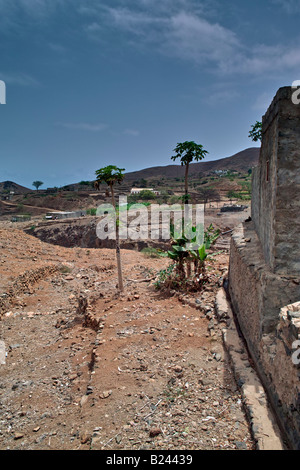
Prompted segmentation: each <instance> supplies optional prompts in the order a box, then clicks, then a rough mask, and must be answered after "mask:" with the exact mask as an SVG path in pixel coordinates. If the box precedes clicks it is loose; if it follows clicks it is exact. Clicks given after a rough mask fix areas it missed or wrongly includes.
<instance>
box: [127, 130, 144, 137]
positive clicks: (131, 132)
mask: <svg viewBox="0 0 300 470" xmlns="http://www.w3.org/2000/svg"><path fill="white" fill-rule="evenodd" d="M123 134H125V135H130V136H132V137H138V136H139V135H140V133H139V131H137V130H136V129H125V130H124V131H123Z"/></svg>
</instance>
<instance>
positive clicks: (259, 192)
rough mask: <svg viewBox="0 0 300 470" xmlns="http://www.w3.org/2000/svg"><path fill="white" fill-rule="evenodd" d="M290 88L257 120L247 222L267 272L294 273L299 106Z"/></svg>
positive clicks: (299, 251) (299, 200)
mask: <svg viewBox="0 0 300 470" xmlns="http://www.w3.org/2000/svg"><path fill="white" fill-rule="evenodd" d="M292 93H293V90H292V88H291V87H284V88H280V89H279V90H278V92H277V94H276V96H275V98H274V100H273V102H272V104H271V106H270V107H269V109H268V111H267V113H266V114H265V116H264V117H263V121H262V122H263V128H262V132H263V139H262V147H261V152H260V158H259V165H258V168H257V169H256V170H255V171H254V175H253V201H252V219H253V221H254V224H255V230H256V232H257V234H258V236H259V239H260V241H261V244H262V248H263V253H264V258H265V260H266V262H267V264H268V265H269V266H270V268H271V269H272V271H274V272H277V273H279V274H283V275H286V274H287V275H295V276H298V275H299V273H300V218H299V210H300V106H299V105H298V106H297V105H295V104H294V103H293V102H292Z"/></svg>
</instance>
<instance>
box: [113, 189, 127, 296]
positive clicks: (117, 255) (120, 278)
mask: <svg viewBox="0 0 300 470" xmlns="http://www.w3.org/2000/svg"><path fill="white" fill-rule="evenodd" d="M110 190H111V199H112V203H113V206H114V209H115V211H116V201H115V194H114V188H113V185H111V186H110ZM116 257H117V268H118V287H119V291H120V292H123V290H124V285H123V276H122V263H121V251H120V236H119V217H118V215H117V212H116Z"/></svg>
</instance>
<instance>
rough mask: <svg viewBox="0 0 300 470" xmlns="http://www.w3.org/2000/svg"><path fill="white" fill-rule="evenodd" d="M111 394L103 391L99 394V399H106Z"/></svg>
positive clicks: (110, 391) (109, 391)
mask: <svg viewBox="0 0 300 470" xmlns="http://www.w3.org/2000/svg"><path fill="white" fill-rule="evenodd" d="M111 394H112V390H105V391H104V392H102V393H100V395H99V397H100V398H102V399H105V398H108V397H109V396H110V395H111Z"/></svg>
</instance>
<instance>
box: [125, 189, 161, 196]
mask: <svg viewBox="0 0 300 470" xmlns="http://www.w3.org/2000/svg"><path fill="white" fill-rule="evenodd" d="M142 191H151V192H152V193H154V194H155V195H156V196H159V195H160V192H159V191H154V189H153V188H132V189H131V191H130V194H139V193H140V192H142Z"/></svg>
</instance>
